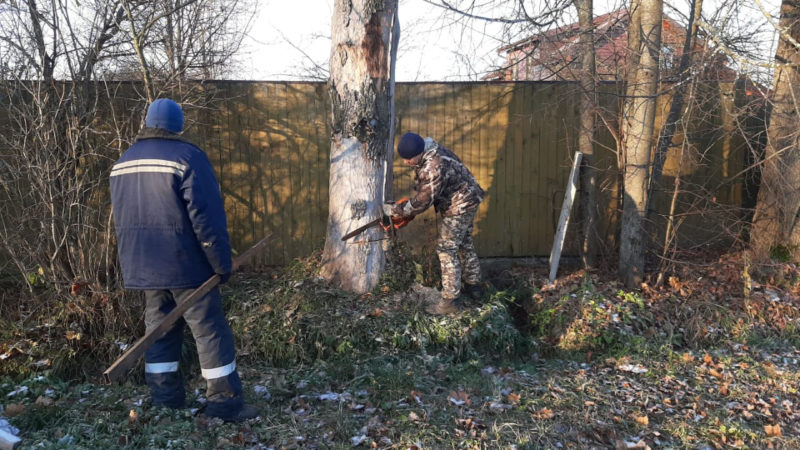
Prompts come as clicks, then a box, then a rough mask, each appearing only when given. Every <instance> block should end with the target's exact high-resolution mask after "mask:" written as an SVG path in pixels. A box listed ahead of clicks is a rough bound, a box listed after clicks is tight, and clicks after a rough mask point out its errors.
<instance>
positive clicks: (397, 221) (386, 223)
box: [342, 198, 414, 241]
mask: <svg viewBox="0 0 800 450" xmlns="http://www.w3.org/2000/svg"><path fill="white" fill-rule="evenodd" d="M407 201H408V198H401V199H400V200H398V201H397V204H398V205H402V204H403V203H405V202H407ZM412 220H414V217H398V216H391V217H389V216H387V215H381V217H379V218H377V219H375V220H373V221H372V222H367V223H366V224H364V225H361V226H360V227H358V228H356V229H355V230H353V231H351V232H349V233H347V234H345V235H344V236H342V240H343V241H346V240H348V239H350V238H351V237H354V236H358V235H359V234H361V233H363V232H364V230H367V229H369V228H372V227H375V226H378V225H380V227H381V228H383V231H386V232H387V233H391V234H392V235H393V236H394V233H395V232H396V231H397V230H399V229H400V228H403V227H404V226H406V225H408V223H409V222H411V221H412Z"/></svg>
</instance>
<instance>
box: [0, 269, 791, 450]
mask: <svg viewBox="0 0 800 450" xmlns="http://www.w3.org/2000/svg"><path fill="white" fill-rule="evenodd" d="M697 270H702V274H700V273H698V272H696V271H693V272H686V273H680V274H674V275H673V277H672V278H671V279H670V280H669V281H668V283H666V284H665V285H664V286H661V287H659V288H655V287H648V286H643V289H641V290H637V291H625V290H622V289H620V287H619V286H617V285H616V284H614V283H613V281H610V280H604V279H603V277H602V276H601V275H596V274H595V275H591V276H588V275H586V274H583V273H580V272H575V273H573V274H571V275H567V276H565V277H563V278H562V279H560V280H558V282H557V283H556V284H555V285H546V284H545V283H544V282H543V280H542V277H541V274H540V273H538V272H537V271H536V270H530V269H522V268H519V269H512V270H509V271H506V272H505V273H503V274H502V276H499V277H497V280H498V281H497V283H496V284H497V285H498V288H499V289H493V290H492V292H491V294H490V295H487V297H486V298H485V299H484V302H483V304H482V305H480V306H479V305H475V306H473V307H472V308H471V309H470V310H469V311H467V312H465V313H464V314H462V315H460V316H457V317H452V318H433V317H430V316H428V315H426V314H425V313H424V312H423V307H424V305H425V303H426V301H428V300H429V297H430V296H431V294H432V290H431V288H426V287H424V286H420V285H419V284H410V283H411V281H412V278H413V277H405V278H404V279H402V280H397V279H392V280H384V282H383V283H382V285H381V286H380V287H379V288H378V289H376V290H375V292H373V293H371V294H368V295H364V296H354V295H350V294H347V293H344V292H339V291H336V290H334V289H331V288H330V287H328V286H326V285H325V284H324V283H323V282H321V281H320V280H318V279H316V278H315V276H314V262H313V260H309V261H305V262H298V263H297V264H296V265H294V266H292V267H289V268H287V269H286V270H284V271H282V272H280V273H276V274H274V275H272V276H265V275H258V276H254V275H253V276H249V277H244V278H240V279H239V280H237V281H235V282H233V283H232V284H231V285H230V286H228V287H226V291H225V296H226V299H227V302H228V308H229V319H230V321H231V323H232V327H233V328H234V331H235V333H236V334H237V338H238V344H237V345H238V348H239V357H238V365H239V367H240V370H241V374H242V378H243V380H244V383H245V396H246V398H247V400H248V401H249V402H251V403H254V404H255V405H257V406H258V407H259V408H260V409H261V411H262V412H263V414H262V416H261V418H260V419H257V420H253V421H250V422H248V423H244V424H223V423H221V422H220V421H218V420H215V419H211V420H210V419H207V418H205V417H203V416H202V415H197V414H196V412H197V409H198V408H201V406H202V402H203V391H204V386H203V381H202V380H201V379H199V378H198V377H197V376H189V375H187V383H188V387H189V389H188V391H189V395H188V400H189V402H188V403H189V407H188V408H187V409H185V410H180V411H172V410H154V409H152V408H150V406H149V400H148V393H147V390H146V389H145V388H144V386H142V385H141V384H139V383H138V382H137V378H136V376H133V374H132V377H130V378H129V380H130V381H128V382H127V383H126V384H123V385H117V386H102V385H100V384H95V383H91V382H88V381H86V380H92V379H93V378H88V379H84V381H68V380H69V379H68V378H65V377H64V375H63V373H57V372H56V371H54V370H48V369H43V370H39V371H38V372H35V373H31V372H19V373H18V374H16V375H15V374H13V373H7V374H6V375H5V376H4V377H3V378H2V379H0V403H2V404H3V408H4V412H3V413H0V415H2V416H5V417H6V418H8V419H9V420H10V422H11V424H12V425H13V426H15V427H17V428H18V429H19V434H20V436H21V437H22V438H23V439H24V444H25V447H35V448H115V447H128V448H195V449H206V448H353V447H356V448H376V447H377V448H518V449H521V448H648V447H650V448H693V449H694V448H768V447H775V448H800V421H798V419H799V418H800V398H799V397H798V391H797V389H798V386H800V383H798V381H800V380H798V378H800V366H798V364H800V352H798V350H797V343H798V342H800V336H799V335H798V333H797V327H796V324H797V317H800V314H797V306H799V305H800V297H798V295H797V282H796V280H797V277H796V276H795V269H794V267H793V266H791V267H788V268H786V267H781V268H780V270H777V271H776V272H775V273H774V274H772V275H767V276H765V277H764V278H765V281H764V282H763V283H761V284H759V283H755V282H751V291H750V292H748V294H747V295H745V294H744V289H743V283H744V281H743V279H742V270H741V265H740V263H739V261H738V260H737V259H736V258H735V257H731V256H726V257H723V258H721V259H719V260H717V261H715V263H714V264H711V265H708V266H706V267H705V268H703V269H697ZM776 274H777V275H776ZM417 275H420V276H421V279H422V281H426V280H425V279H424V278H425V276H424V275H425V274H424V273H419V271H418V273H417ZM5 345H6V348H9V347H10V345H8V344H5ZM4 354H9V351H8V350H6V351H5V353H4ZM12 358H14V359H18V360H19V359H20V358H22V356H21V353H20V351H19V350H18V351H16V352H14V353H12V356H10V357H9V359H12ZM29 359H30V364H35V362H37V361H38V360H39V359H38V356H33V355H31V356H30V357H29ZM191 359H192V358H191V354H190V353H189V354H188V356H187V361H191ZM81 361H83V360H81ZM18 365H20V366H21V364H19V363H18ZM104 367H105V366H104V365H103V366H102V367H99V368H98V370H97V373H98V374H99V372H100V371H102V369H103V368H104ZM183 367H185V368H187V372H190V373H192V374H196V373H197V372H198V369H197V367H196V365H195V366H191V365H190V364H184V365H183ZM76 380H77V378H76Z"/></svg>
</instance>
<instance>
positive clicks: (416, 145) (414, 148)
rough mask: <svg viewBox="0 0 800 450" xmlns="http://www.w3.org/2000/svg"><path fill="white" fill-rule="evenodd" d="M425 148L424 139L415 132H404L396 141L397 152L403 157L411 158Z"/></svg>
mask: <svg viewBox="0 0 800 450" xmlns="http://www.w3.org/2000/svg"><path fill="white" fill-rule="evenodd" d="M423 150H425V140H424V139H422V137H421V136H420V135H418V134H417V133H406V134H404V135H403V137H401V138H400V142H398V143H397V154H398V155H400V157H401V158H403V159H411V158H413V157H415V156H417V155H419V154H420V153H422V151H423Z"/></svg>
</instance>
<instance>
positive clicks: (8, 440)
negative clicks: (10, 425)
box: [0, 428, 22, 450]
mask: <svg viewBox="0 0 800 450" xmlns="http://www.w3.org/2000/svg"><path fill="white" fill-rule="evenodd" d="M20 442H22V439H20V438H18V437H16V436H14V435H13V434H11V433H9V432H8V431H5V430H3V429H2V428H0V450H14V449H16V448H17V447H19V445H20V444H19V443H20Z"/></svg>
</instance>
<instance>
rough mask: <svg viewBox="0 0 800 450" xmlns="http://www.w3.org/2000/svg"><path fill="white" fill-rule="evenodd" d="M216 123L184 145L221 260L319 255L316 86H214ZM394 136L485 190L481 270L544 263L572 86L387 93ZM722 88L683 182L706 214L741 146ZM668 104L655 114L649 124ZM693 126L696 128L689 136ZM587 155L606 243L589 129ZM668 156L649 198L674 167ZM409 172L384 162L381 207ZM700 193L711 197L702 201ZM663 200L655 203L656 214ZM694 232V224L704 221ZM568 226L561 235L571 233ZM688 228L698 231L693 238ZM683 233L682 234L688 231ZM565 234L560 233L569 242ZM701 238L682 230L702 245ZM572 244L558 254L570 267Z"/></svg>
mask: <svg viewBox="0 0 800 450" xmlns="http://www.w3.org/2000/svg"><path fill="white" fill-rule="evenodd" d="M214 89H215V90H216V93H215V96H217V97H218V98H225V99H227V100H225V101H224V102H222V103H221V104H220V111H217V112H214V113H212V114H207V115H203V117H204V119H202V120H198V121H197V122H196V123H194V124H193V125H192V126H190V128H189V130H188V131H187V133H188V134H189V135H190V136H191V137H193V138H195V139H196V140H197V141H198V142H199V143H200V144H201V145H202V146H203V147H204V148H205V149H206V151H207V152H208V153H209V156H210V157H211V159H212V162H213V163H214V164H215V166H216V169H217V173H218V176H219V180H220V184H221V186H222V189H223V194H224V197H225V203H226V209H227V211H228V215H229V228H230V230H231V234H232V240H233V244H234V247H235V248H244V247H245V246H246V245H247V244H248V243H250V242H253V241H255V240H256V239H257V238H258V237H259V236H262V235H264V234H266V233H269V232H271V233H273V234H274V235H275V236H277V237H278V239H276V240H275V241H274V245H273V246H272V247H271V248H270V249H269V251H268V254H267V255H266V256H265V260H264V261H263V262H264V263H267V264H285V263H287V262H289V261H290V260H292V259H293V258H296V257H299V256H303V255H307V254H308V253H310V252H311V251H312V250H313V249H315V248H320V247H321V246H322V243H323V242H324V238H325V227H326V220H327V209H328V191H327V189H328V151H329V146H330V141H329V134H330V133H329V126H328V121H327V119H328V114H329V103H328V100H327V90H326V86H325V85H324V84H323V83H295V82H218V83H215V85H214ZM396 92H397V93H396V110H397V122H396V133H397V135H398V136H399V135H400V134H402V133H404V132H406V131H415V132H417V133H419V134H421V135H422V136H431V137H433V138H434V139H436V140H437V141H438V142H440V143H441V144H442V145H445V146H447V147H449V148H451V149H452V150H453V151H454V152H455V153H456V154H457V155H458V156H459V157H460V158H461V159H462V160H463V161H464V162H465V163H466V165H467V166H468V167H469V168H470V170H471V171H472V173H473V174H474V175H475V177H476V178H477V180H478V182H479V183H480V185H481V186H483V188H484V189H485V190H486V191H487V196H486V199H485V201H484V202H483V203H482V205H481V207H480V210H479V213H478V217H477V219H476V226H475V243H476V247H477V251H478V254H479V255H480V256H482V257H527V256H535V255H547V254H548V253H549V251H550V247H551V245H552V238H553V235H554V233H555V228H556V223H555V222H556V219H557V217H558V214H559V208H560V206H561V201H562V199H563V195H564V189H565V186H566V182H567V177H568V173H569V168H570V165H571V158H572V156H573V154H574V152H575V151H576V150H577V148H576V130H577V126H578V122H577V117H578V104H579V103H578V98H579V97H578V94H579V93H578V89H577V86H576V85H575V84H572V83H543V82H516V83H400V84H398V86H397V90H396ZM732 92H733V87H732V86H727V87H725V86H723V87H722V88H721V89H716V90H715V91H714V92H712V94H711V95H710V98H711V99H712V100H713V102H712V103H713V105H712V107H711V108H712V110H715V111H716V113H714V114H711V116H709V117H710V118H708V117H706V118H704V119H703V120H702V121H698V122H697V123H700V125H695V128H696V130H695V131H696V132H695V135H696V136H695V139H694V140H693V148H694V151H693V155H694V156H693V157H692V158H690V160H689V161H687V160H686V159H685V158H684V159H685V160H684V165H683V169H682V170H683V176H684V178H686V179H694V180H696V181H697V180H704V181H703V182H704V186H706V187H707V188H708V189H712V190H714V192H716V193H717V198H716V200H717V201H718V202H720V203H725V204H732V205H739V204H741V201H742V199H741V192H742V177H741V176H740V174H739V172H740V171H741V169H742V167H743V164H744V156H743V154H744V153H743V152H744V150H743V148H744V141H743V139H742V138H741V136H739V135H737V133H735V132H734V131H735V130H734V123H733V119H732V118H733V117H734V115H733V113H732V109H731V108H732V107H733V106H732V105H733V101H732V94H731V93H732ZM668 100H669V99H668V98H664V99H662V101H661V107H660V108H659V119H657V120H659V121H660V120H661V119H660V117H663V116H665V115H666V109H667V108H668ZM617 101H618V96H617V95H616V94H615V87H614V86H613V85H608V86H605V87H604V89H603V91H602V94H601V96H600V104H601V105H602V106H603V107H604V109H605V110H606V111H607V113H606V116H607V117H608V118H610V120H615V115H616V113H615V111H617V110H618V108H617ZM698 127H699V128H698ZM596 139H597V144H596V145H595V154H596V155H597V156H596V158H597V159H596V163H595V165H596V167H597V168H598V170H599V171H600V176H599V178H598V186H599V187H600V190H601V192H600V195H599V196H598V204H597V207H598V210H599V212H600V215H601V220H600V223H599V224H598V229H597V231H598V234H599V235H600V236H601V237H602V238H603V239H604V241H605V242H613V239H614V235H615V228H616V225H615V224H616V218H617V209H618V208H617V207H618V203H617V202H618V199H617V195H618V192H617V178H618V170H617V169H616V167H617V155H616V151H615V148H616V146H615V141H614V139H613V138H612V135H611V134H610V133H608V132H607V131H605V128H604V127H603V126H602V125H601V124H599V125H598V131H597V132H596ZM678 150H679V149H672V150H671V151H670V155H669V157H668V159H667V164H666V167H665V171H664V175H665V176H664V183H662V184H663V186H667V187H669V186H671V185H672V180H673V178H672V177H673V176H674V174H675V171H676V170H677V167H678V165H679V161H678V160H679V159H680V158H679V152H678ZM412 178H413V174H412V173H411V169H410V168H409V167H407V166H405V165H403V164H399V161H395V186H394V190H395V197H396V198H400V197H402V196H408V195H409V194H411V193H412V192H411V187H412V184H413V179H412ZM708 186H711V187H710V188H709V187H708ZM670 197H671V195H669V193H668V192H664V193H660V194H658V195H657V196H656V199H655V200H654V205H655V207H656V209H657V210H661V211H666V210H667V207H668V204H669V199H670ZM436 220H437V218H436V216H435V214H434V213H433V212H432V211H429V212H426V213H425V214H423V215H422V216H420V217H419V218H418V219H417V220H415V221H414V222H412V224H411V225H409V227H408V228H406V229H404V230H403V231H401V233H400V235H401V237H409V236H413V239H409V241H411V242H412V243H413V244H414V246H415V247H417V248H419V249H430V248H432V245H431V244H432V243H433V242H434V241H435V236H436V227H435V222H436ZM706 220H707V219H706ZM573 223H575V222H573ZM699 224H700V222H698V225H699ZM690 225H691V220H689V221H688V222H687V227H689V228H691V226H690ZM574 228H576V227H573V229H574ZM708 228H709V227H708V226H707V223H706V224H705V225H704V226H696V227H695V232H696V233H700V234H702V232H704V231H707V229H708ZM573 233H574V232H571V233H569V234H568V238H567V244H566V247H565V254H575V253H576V251H577V245H576V244H575V239H574V234H573Z"/></svg>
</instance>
